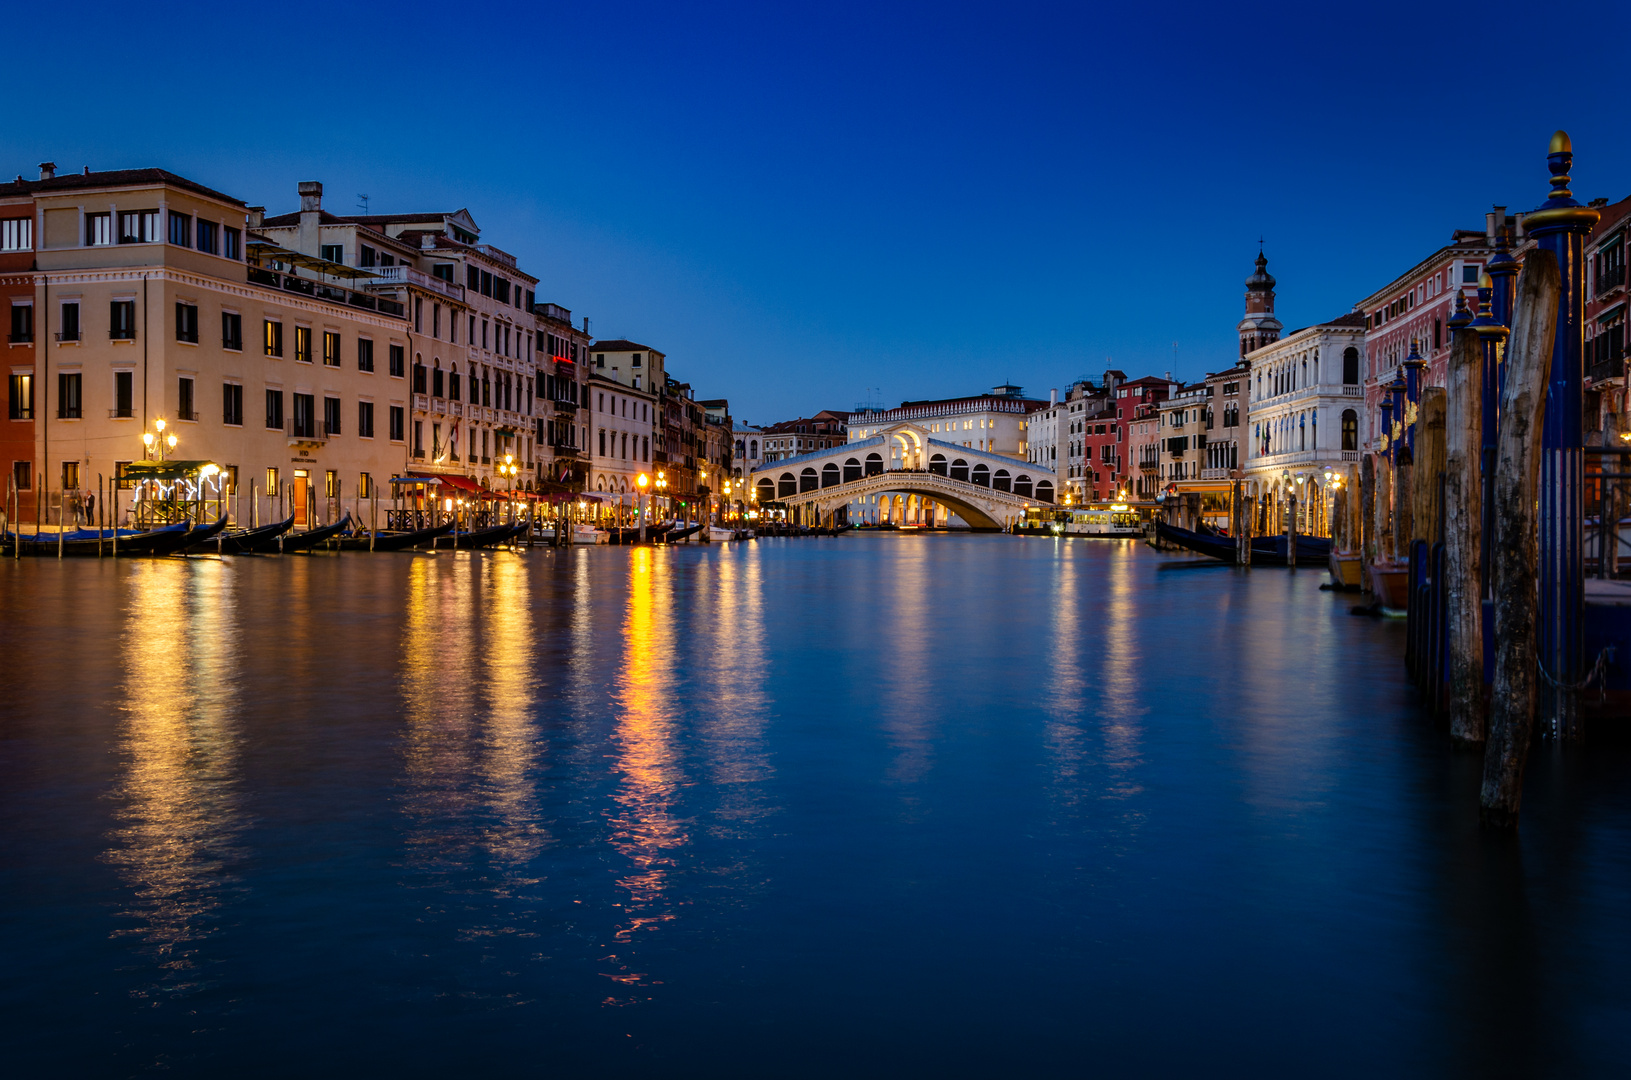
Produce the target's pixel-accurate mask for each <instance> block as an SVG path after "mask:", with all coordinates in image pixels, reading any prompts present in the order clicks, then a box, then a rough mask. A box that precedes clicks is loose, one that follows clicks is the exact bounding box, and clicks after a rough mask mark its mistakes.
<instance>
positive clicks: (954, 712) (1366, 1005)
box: [0, 533, 1631, 1076]
mask: <svg viewBox="0 0 1631 1080" xmlns="http://www.w3.org/2000/svg"><path fill="white" fill-rule="evenodd" d="M1177 561H1179V560H1174V559H1173V558H1172V557H1170V556H1168V555H1164V554H1162V553H1158V552H1155V551H1152V550H1150V549H1148V548H1146V547H1144V546H1143V545H1140V544H1135V543H1131V542H1107V541H1085V540H1077V541H1071V540H1063V539H1056V538H1050V537H1009V536H972V535H945V534H941V535H902V534H876V533H874V534H866V535H850V536H845V537H843V538H841V539H839V540H836V541H829V540H820V541H814V540H798V541H792V540H759V541H753V542H750V543H745V544H731V545H712V546H707V547H703V546H695V547H691V546H687V547H675V548H651V547H637V548H607V547H598V548H582V549H567V550H560V551H532V552H528V553H519V554H518V553H512V552H506V551H491V552H478V553H457V554H455V553H441V554H437V555H428V554H417V555H414V554H401V555H393V556H383V555H380V556H374V557H370V558H367V559H361V558H348V557H344V556H341V557H338V558H335V557H327V556H320V557H312V558H284V559H227V560H217V559H210V558H205V559H194V560H187V561H183V560H150V561H143V560H120V561H117V562H115V561H112V560H104V561H102V562H95V561H79V562H71V561H70V562H62V563H58V562H56V561H54V560H39V561H32V562H30V561H24V562H21V563H11V562H7V563H4V564H3V565H0V649H3V655H4V656H5V658H6V663H7V665H8V669H9V670H10V672H11V677H10V678H9V679H8V689H7V702H6V706H5V708H4V710H3V711H0V865H4V866H5V867H6V870H7V872H6V874H5V875H4V877H3V879H0V920H3V923H4V926H5V928H6V930H5V932H6V938H7V940H8V941H9V942H11V943H12V947H11V948H10V949H9V950H8V958H9V961H10V964H9V966H10V978H8V979H7V981H6V986H5V989H4V990H3V991H0V994H3V1001H0V1016H3V1017H4V1020H0V1029H3V1030H4V1033H5V1039H6V1045H7V1047H8V1056H9V1058H10V1059H11V1061H12V1063H13V1065H12V1067H13V1068H15V1069H17V1070H18V1072H19V1075H41V1074H48V1073H56V1074H79V1075H86V1074H91V1075H143V1074H146V1073H148V1072H151V1071H161V1070H162V1071H165V1072H167V1073H169V1074H170V1075H181V1076H204V1075H221V1074H222V1073H226V1072H230V1073H233V1074H236V1075H250V1076H257V1075H273V1074H277V1075H287V1074H289V1073H290V1072H298V1073H300V1074H302V1075H338V1074H342V1073H344V1074H353V1075H354V1074H357V1073H365V1074H375V1075H379V1074H385V1075H431V1074H438V1075H457V1074H465V1075H474V1074H481V1073H487V1074H492V1073H498V1072H505V1073H513V1074H516V1075H533V1074H553V1075H586V1074H593V1075H632V1074H636V1073H639V1074H645V1075H650V1074H652V1073H654V1072H656V1073H662V1074H670V1075H710V1076H749V1075H752V1076H764V1075H793V1076H831V1075H838V1074H842V1075H885V1074H893V1075H903V1074H911V1075H951V1074H963V1075H968V1074H979V1075H1052V1074H1064V1073H1068V1074H1075V1073H1080V1072H1106V1073H1119V1074H1129V1075H1133V1074H1144V1075H1149V1074H1156V1073H1167V1074H1175V1073H1193V1072H1212V1071H1218V1070H1220V1069H1221V1070H1222V1071H1225V1072H1242V1073H1266V1074H1271V1075H1286V1074H1298V1073H1301V1074H1313V1073H1317V1074H1320V1075H1354V1076H1360V1075H1364V1076H1374V1075H1423V1076H1429V1075H1430V1076H1442V1075H1447V1074H1459V1073H1463V1072H1465V1073H1476V1074H1478V1075H1491V1076H1494V1075H1536V1074H1542V1073H1547V1072H1554V1073H1562V1074H1568V1075H1603V1076H1607V1075H1623V1073H1624V1070H1625V1069H1626V1068H1627V1067H1628V1066H1631V1050H1628V1040H1627V1038H1626V1035H1625V1024H1624V1023H1623V1017H1624V1016H1625V1015H1626V1013H1627V1011H1628V1009H1631V993H1628V991H1627V989H1626V985H1625V982H1624V979H1623V978H1622V973H1623V971H1624V970H1625V969H1626V966H1627V964H1628V963H1631V931H1628V930H1627V927H1626V923H1625V920H1624V917H1623V909H1624V898H1625V897H1626V895H1627V894H1628V892H1631V870H1628V867H1631V824H1628V822H1631V815H1628V813H1627V811H1628V810H1631V757H1628V755H1627V753H1626V751H1625V748H1624V747H1620V746H1616V745H1613V744H1593V746H1592V748H1591V752H1590V754H1589V755H1587V754H1583V753H1578V752H1574V751H1568V750H1563V751H1559V750H1557V749H1556V748H1555V747H1553V746H1550V745H1549V746H1546V747H1543V748H1542V749H1540V750H1538V751H1537V757H1536V760H1535V761H1534V763H1533V765H1532V768H1531V773H1530V782H1529V787H1528V789H1527V791H1526V798H1525V803H1524V809H1525V815H1524V824H1523V828H1522V830H1521V832H1520V833H1519V834H1518V835H1517V836H1516V837H1513V836H1509V835H1501V834H1492V833H1489V832H1486V831H1481V830H1480V829H1479V827H1478V823H1477V810H1476V807H1477V800H1476V790H1477V785H1478V779H1479V770H1480V759H1479V757H1478V756H1477V755H1462V754H1456V753H1454V752H1452V751H1451V750H1450V748H1449V746H1448V741H1447V739H1446V738H1445V736H1444V734H1443V733H1442V732H1441V731H1440V730H1438V729H1437V728H1435V727H1434V725H1433V724H1432V722H1431V721H1430V720H1428V719H1427V718H1426V717H1425V716H1424V715H1423V714H1422V712H1421V710H1420V709H1419V707H1418V705H1417V703H1416V701H1417V699H1416V696H1415V692H1414V690H1413V688H1412V687H1410V686H1409V685H1408V683H1407V680H1406V678H1405V674H1404V671H1403V667H1402V665H1401V663H1400V662H1399V657H1400V655H1401V650H1402V645H1403V640H1402V635H1403V633H1404V628H1403V627H1402V626H1399V625H1397V624H1394V623H1388V622H1378V621H1374V620H1369V619H1359V618H1354V617H1352V616H1350V615H1349V614H1348V609H1349V606H1350V605H1351V603H1352V600H1351V598H1347V597H1343V596H1341V595H1333V594H1330V593H1325V592H1321V591H1320V589H1319V585H1320V583H1321V582H1322V581H1324V580H1325V579H1326V575H1325V573H1324V570H1323V568H1320V569H1318V570H1314V571H1301V570H1299V571H1292V572H1288V571H1279V570H1277V571H1272V572H1263V571H1256V572H1248V571H1241V570H1236V569H1233V568H1229V567H1224V566H1213V567H1208V568H1205V569H1191V568H1174V564H1175V562H1177Z"/></svg>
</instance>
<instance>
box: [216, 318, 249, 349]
mask: <svg viewBox="0 0 1631 1080" xmlns="http://www.w3.org/2000/svg"><path fill="white" fill-rule="evenodd" d="M243 347H244V320H243V316H242V315H239V314H238V313H237V312H236V311H223V312H221V348H223V349H231V350H232V351H233V352H242V351H243Z"/></svg>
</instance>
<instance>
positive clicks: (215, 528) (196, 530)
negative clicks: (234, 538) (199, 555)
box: [154, 514, 227, 555]
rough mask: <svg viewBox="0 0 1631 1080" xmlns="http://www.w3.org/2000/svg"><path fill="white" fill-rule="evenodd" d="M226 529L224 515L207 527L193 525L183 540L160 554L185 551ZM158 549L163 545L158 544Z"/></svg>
mask: <svg viewBox="0 0 1631 1080" xmlns="http://www.w3.org/2000/svg"><path fill="white" fill-rule="evenodd" d="M226 527H227V516H226V515H225V514H220V515H218V516H217V517H216V519H215V520H214V521H212V522H210V523H209V524H208V525H194V526H193V527H192V528H191V529H190V530H188V531H187V533H186V534H185V536H184V537H183V539H182V540H181V541H180V542H179V543H178V544H176V546H175V547H173V548H170V549H169V550H168V551H164V552H162V554H165V555H169V554H172V553H173V552H177V551H186V550H187V549H188V548H191V547H195V546H197V545H199V544H204V543H207V542H209V541H211V540H213V539H215V537H216V536H217V535H218V534H220V533H221V532H222V531H223V530H225V529H226ZM159 547H160V548H163V547H165V545H164V544H160V545H159ZM154 554H161V552H158V551H155V552H154Z"/></svg>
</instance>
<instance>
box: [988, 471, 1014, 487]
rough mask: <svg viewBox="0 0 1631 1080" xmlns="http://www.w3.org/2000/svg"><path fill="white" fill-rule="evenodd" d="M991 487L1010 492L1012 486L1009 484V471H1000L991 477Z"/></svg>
mask: <svg viewBox="0 0 1631 1080" xmlns="http://www.w3.org/2000/svg"><path fill="white" fill-rule="evenodd" d="M991 486H992V487H994V488H996V489H997V490H998V491H1007V490H1009V488H1010V486H1011V485H1010V483H1009V475H1008V470H1007V469H998V470H997V472H996V475H994V476H992V477H991Z"/></svg>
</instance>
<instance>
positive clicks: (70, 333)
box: [57, 330, 79, 342]
mask: <svg viewBox="0 0 1631 1080" xmlns="http://www.w3.org/2000/svg"><path fill="white" fill-rule="evenodd" d="M57 340H58V341H59V342H60V341H78V340H79V331H78V330H64V331H62V333H60V334H58V335H57Z"/></svg>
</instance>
